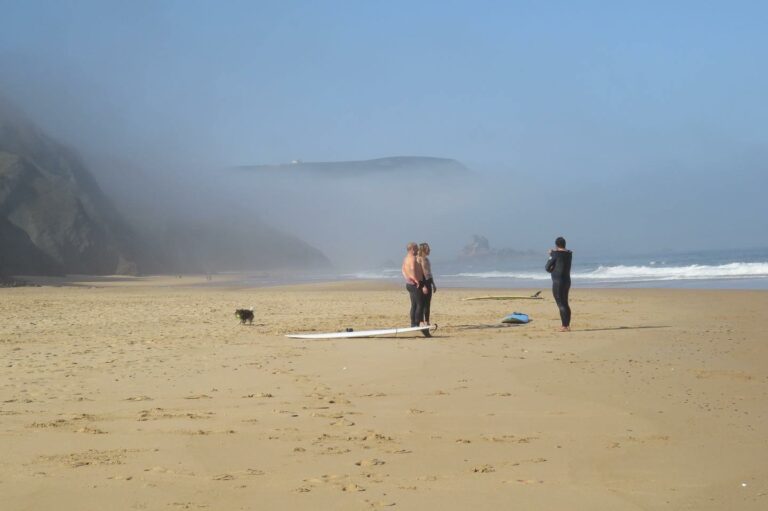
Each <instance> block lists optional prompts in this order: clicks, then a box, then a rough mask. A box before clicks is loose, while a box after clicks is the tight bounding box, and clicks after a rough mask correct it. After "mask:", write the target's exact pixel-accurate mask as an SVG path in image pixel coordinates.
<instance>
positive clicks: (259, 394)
mask: <svg viewBox="0 0 768 511" xmlns="http://www.w3.org/2000/svg"><path fill="white" fill-rule="evenodd" d="M254 397H267V398H269V397H275V396H273V395H272V394H270V393H269V392H256V393H255V394H246V395H244V396H243V398H244V399H248V398H254Z"/></svg>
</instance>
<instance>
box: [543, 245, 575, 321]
mask: <svg viewBox="0 0 768 511" xmlns="http://www.w3.org/2000/svg"><path fill="white" fill-rule="evenodd" d="M572 259H573V253H572V252H571V251H570V250H566V248H565V238H563V237H562V236H561V237H559V238H557V239H556V240H555V249H550V250H549V260H547V265H546V266H545V269H546V270H547V271H548V272H549V273H550V274H552V294H553V295H554V296H555V302H556V303H557V308H558V309H560V321H561V322H562V325H563V326H562V327H560V331H561V332H570V331H571V307H570V306H569V305H568V291H570V289H571V260H572Z"/></svg>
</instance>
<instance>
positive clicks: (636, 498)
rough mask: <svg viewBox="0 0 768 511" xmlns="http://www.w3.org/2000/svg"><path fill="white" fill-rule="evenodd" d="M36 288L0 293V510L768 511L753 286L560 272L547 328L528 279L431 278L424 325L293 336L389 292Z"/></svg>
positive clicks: (758, 299)
mask: <svg viewBox="0 0 768 511" xmlns="http://www.w3.org/2000/svg"><path fill="white" fill-rule="evenodd" d="M45 284H46V285H45V286H43V287H25V288H13V289H0V318H2V322H1V323H0V355H1V356H0V360H1V361H2V371H0V452H1V453H2V456H1V457H0V509H3V510H9V511H10V510H26V509H29V510H42V509H56V510H60V511H61V510H78V511H82V510H91V509H93V510H97V509H98V510H104V509H120V510H122V509H125V510H133V509H158V510H174V509H210V510H240V509H306V510H310V509H311V510H317V509H339V510H347V509H350V510H353V509H378V508H390V509H408V510H411V509H413V510H421V509H442V510H466V509H470V508H475V509H542V510H550V509H551V510H555V509H569V510H598V509H599V510H602V509H605V510H656V509H673V510H707V509H711V510H720V509H739V510H762V509H766V508H768V461H766V460H768V442H766V438H768V420H767V419H768V417H767V415H768V344H766V342H765V340H766V334H765V330H764V328H765V326H764V318H765V311H766V310H768V292H765V291H720V290H718V291H702V290H695V291H693V290H673V289H665V290H653V289H633V290H625V289H578V288H576V289H574V290H573V291H572V293H571V304H572V308H573V311H574V319H573V328H574V331H573V332H570V333H565V334H563V333H559V332H556V329H557V326H558V325H559V322H558V316H557V309H556V307H555V305H554V303H553V300H552V298H551V295H550V293H549V290H548V289H546V288H545V289H544V292H543V296H544V299H543V300H538V301H536V300H510V301H501V300H489V301H484V300H477V301H466V300H464V299H465V298H468V297H473V296H480V295H520V296H526V295H528V294H530V293H532V292H533V291H536V289H530V290H493V291H491V292H489V290H487V289H486V290H472V289H440V290H439V291H438V293H437V294H436V295H435V297H434V301H433V306H432V310H433V321H435V322H436V323H438V324H439V326H440V328H439V329H438V331H437V333H436V335H435V336H434V337H433V338H431V339H426V338H424V337H422V336H407V337H398V338H378V339H357V340H328V341H302V340H292V339H287V338H285V337H284V334H287V333H294V332H309V331H316V332H322V331H339V330H343V329H344V328H347V327H350V328H354V329H356V330H360V329H366V328H378V327H390V326H407V324H406V323H407V308H408V296H407V294H406V292H405V290H404V289H402V288H401V287H400V286H398V285H394V284H388V283H385V284H382V283H377V282H346V283H329V284H316V285H302V286H285V287H269V288H242V287H237V286H227V285H210V283H208V282H206V280H205V278H204V277H186V276H185V277H183V278H175V277H173V278H172V277H166V278H159V277H153V278H114V279H91V280H88V279H82V280H81V281H69V282H66V283H64V282H60V281H57V280H55V279H54V280H49V281H46V282H45ZM62 284H66V285H62ZM214 284H217V283H216V282H214ZM251 306H252V307H254V309H255V315H256V319H255V321H254V323H253V325H252V326H249V325H245V326H244V325H240V324H239V323H238V321H237V320H236V318H235V317H234V314H233V312H234V310H235V309H236V308H240V307H251ZM518 310H519V311H523V312H526V313H528V314H530V316H531V317H532V318H533V322H532V323H530V324H528V325H523V326H512V327H504V326H502V325H500V324H499V320H500V319H501V318H502V317H503V316H504V315H505V314H507V313H509V312H512V311H518Z"/></svg>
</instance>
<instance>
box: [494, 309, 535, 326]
mask: <svg viewBox="0 0 768 511" xmlns="http://www.w3.org/2000/svg"><path fill="white" fill-rule="evenodd" d="M530 320H531V319H530V318H529V317H528V314H524V313H522V312H513V313H512V314H509V315H507V316H506V317H505V318H504V319H502V320H501V322H502V323H512V324H517V325H520V324H525V323H528V322H529V321H530Z"/></svg>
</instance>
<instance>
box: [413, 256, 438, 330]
mask: <svg viewBox="0 0 768 511" xmlns="http://www.w3.org/2000/svg"><path fill="white" fill-rule="evenodd" d="M430 252H431V249H430V248H429V243H422V244H420V245H419V256H418V258H417V261H418V263H419V264H420V265H421V269H422V270H423V271H424V286H426V290H425V287H424V286H422V288H421V289H422V292H423V293H424V311H423V312H424V315H423V317H422V319H423V320H424V324H425V325H429V324H430V323H429V309H430V306H431V305H432V293H435V292H437V286H436V285H435V279H434V277H433V276H432V263H430V262H429V253H430Z"/></svg>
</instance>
